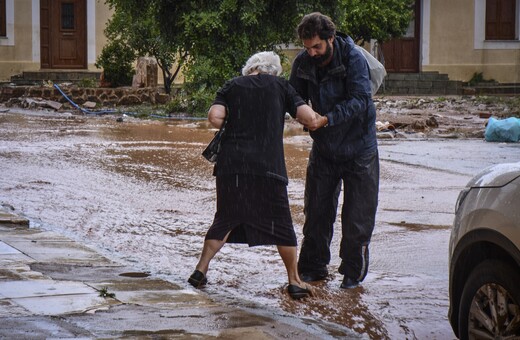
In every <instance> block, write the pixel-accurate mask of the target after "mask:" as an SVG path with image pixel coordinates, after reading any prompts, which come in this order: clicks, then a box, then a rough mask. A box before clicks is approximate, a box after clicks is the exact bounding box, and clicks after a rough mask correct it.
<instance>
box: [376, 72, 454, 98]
mask: <svg viewBox="0 0 520 340" xmlns="http://www.w3.org/2000/svg"><path fill="white" fill-rule="evenodd" d="M462 86H463V82H461V81H453V80H450V79H449V77H448V75H447V74H441V73H439V72H420V73H389V74H388V75H387V76H386V78H385V81H384V83H383V85H382V86H381V88H380V89H379V91H378V94H386V95H420V94H424V95H457V94H461V93H462Z"/></svg>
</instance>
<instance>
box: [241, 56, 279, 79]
mask: <svg viewBox="0 0 520 340" xmlns="http://www.w3.org/2000/svg"><path fill="white" fill-rule="evenodd" d="M255 71H258V73H267V74H271V75H273V76H279V75H280V74H282V64H281V63H280V57H279V56H278V55H277V54H276V53H274V52H270V51H268V52H258V53H256V54H253V55H252V56H251V57H250V58H249V59H248V60H247V62H246V64H245V66H244V67H243V68H242V75H244V76H247V75H249V74H251V73H253V72H255Z"/></svg>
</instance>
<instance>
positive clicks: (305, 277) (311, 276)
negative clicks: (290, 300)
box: [300, 269, 329, 282]
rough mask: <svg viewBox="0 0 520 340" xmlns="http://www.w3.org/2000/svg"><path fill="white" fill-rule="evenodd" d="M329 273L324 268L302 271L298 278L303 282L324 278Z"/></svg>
mask: <svg viewBox="0 0 520 340" xmlns="http://www.w3.org/2000/svg"><path fill="white" fill-rule="evenodd" d="M328 275H329V272H328V271H327V270H326V269H324V270H315V271H309V272H303V273H301V274H300V279H301V280H302V281H303V282H311V281H320V280H324V279H325V278H326V277H327V276H328Z"/></svg>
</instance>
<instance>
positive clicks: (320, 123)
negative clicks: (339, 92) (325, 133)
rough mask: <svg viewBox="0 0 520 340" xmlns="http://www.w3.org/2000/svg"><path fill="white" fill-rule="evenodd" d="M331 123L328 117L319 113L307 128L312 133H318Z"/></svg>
mask: <svg viewBox="0 0 520 340" xmlns="http://www.w3.org/2000/svg"><path fill="white" fill-rule="evenodd" d="M328 123H329V120H328V118H327V116H321V115H319V114H318V113H316V119H314V120H313V121H312V122H310V123H309V124H308V125H306V126H305V127H306V128H307V129H309V130H310V131H316V130H318V129H319V128H322V127H324V126H326V125H327V124H328Z"/></svg>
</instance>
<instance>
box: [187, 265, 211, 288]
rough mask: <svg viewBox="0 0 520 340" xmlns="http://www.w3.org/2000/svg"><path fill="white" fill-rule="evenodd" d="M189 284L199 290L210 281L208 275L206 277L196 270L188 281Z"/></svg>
mask: <svg viewBox="0 0 520 340" xmlns="http://www.w3.org/2000/svg"><path fill="white" fill-rule="evenodd" d="M188 283H189V284H190V285H192V286H193V287H195V288H199V287H201V286H204V285H205V284H206V283H208V279H206V275H204V274H203V273H202V272H201V271H200V270H197V269H195V271H194V272H193V274H191V276H190V278H189V279H188Z"/></svg>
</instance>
